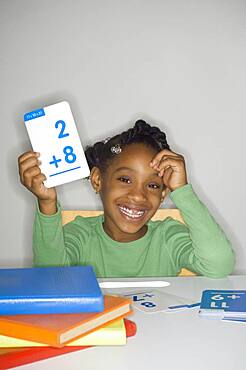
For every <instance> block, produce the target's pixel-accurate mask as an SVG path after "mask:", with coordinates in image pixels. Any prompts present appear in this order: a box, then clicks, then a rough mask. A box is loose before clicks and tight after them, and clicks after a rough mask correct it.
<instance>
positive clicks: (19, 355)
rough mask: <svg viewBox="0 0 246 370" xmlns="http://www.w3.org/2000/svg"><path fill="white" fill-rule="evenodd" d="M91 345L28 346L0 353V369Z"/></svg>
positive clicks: (3, 369)
mask: <svg viewBox="0 0 246 370" xmlns="http://www.w3.org/2000/svg"><path fill="white" fill-rule="evenodd" d="M89 347H90V346H83V347H81V346H79V347H63V348H53V347H36V348H26V349H25V350H23V349H22V350H18V351H11V352H9V353H8V352H6V353H5V354H3V355H0V370H6V369H12V368H13V367H17V366H21V365H26V364H30V363H32V362H36V361H40V360H44V359H46V358H50V357H55V356H60V355H63V354H65V353H69V352H75V351H79V350H82V349H86V348H89Z"/></svg>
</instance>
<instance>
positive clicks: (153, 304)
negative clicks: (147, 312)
mask: <svg viewBox="0 0 246 370" xmlns="http://www.w3.org/2000/svg"><path fill="white" fill-rule="evenodd" d="M141 305H142V306H145V307H155V306H156V304H155V303H153V302H142V303H141Z"/></svg>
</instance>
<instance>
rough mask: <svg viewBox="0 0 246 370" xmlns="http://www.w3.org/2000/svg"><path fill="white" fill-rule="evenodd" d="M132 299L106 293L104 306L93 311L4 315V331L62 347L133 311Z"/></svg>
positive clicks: (1, 321) (1, 318) (1, 322)
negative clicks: (99, 309)
mask: <svg viewBox="0 0 246 370" xmlns="http://www.w3.org/2000/svg"><path fill="white" fill-rule="evenodd" d="M130 304H131V300H129V299H128V298H124V297H117V296H110V295H106V296H104V310H103V311H102V312H93V313H74V314H50V315H49V314H44V315H41V314H35V315H8V316H0V334H2V335H7V336H9V337H15V338H20V339H26V340H31V341H34V342H39V343H45V344H48V345H49V346H53V347H62V346H64V345H65V344H66V343H67V342H70V341H72V340H74V339H75V338H78V337H81V336H83V335H85V334H88V333H90V332H92V331H94V330H96V329H98V328H100V327H102V326H104V325H106V324H108V323H110V322H112V321H113V320H115V319H119V318H123V317H125V316H127V315H129V314H130V313H131V309H130Z"/></svg>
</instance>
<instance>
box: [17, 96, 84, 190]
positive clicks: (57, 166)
mask: <svg viewBox="0 0 246 370" xmlns="http://www.w3.org/2000/svg"><path fill="white" fill-rule="evenodd" d="M24 121H25V125H26V128H27V132H28V135H29V138H30V141H31V144H32V148H33V150H34V151H35V152H39V153H40V158H39V159H40V161H41V162H42V163H41V165H40V168H41V172H42V173H44V174H45V176H46V178H47V180H46V181H45V182H44V184H45V186H46V187H47V188H51V187H53V186H57V185H61V184H65V183H68V182H71V181H74V180H78V179H82V178H85V177H88V176H89V175H90V170H89V167H88V164H87V161H86V157H85V154H84V150H83V148H82V145H81V142H80V138H79V134H78V131H77V128H76V125H75V122H74V118H73V114H72V112H71V109H70V106H69V104H68V103H67V102H66V101H63V102H61V103H57V104H53V105H49V106H47V107H44V108H40V109H37V110H35V111H32V112H29V113H26V114H25V115H24Z"/></svg>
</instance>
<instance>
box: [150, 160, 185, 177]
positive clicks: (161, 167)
mask: <svg viewBox="0 0 246 370" xmlns="http://www.w3.org/2000/svg"><path fill="white" fill-rule="evenodd" d="M168 168H172V170H173V171H174V172H177V171H180V169H181V168H184V161H183V160H182V159H181V158H177V157H176V158H175V157H164V158H163V159H162V160H161V161H160V162H159V164H158V166H157V168H156V170H157V171H159V173H158V175H159V176H163V174H164V172H165V171H166V170H167V169H168Z"/></svg>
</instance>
